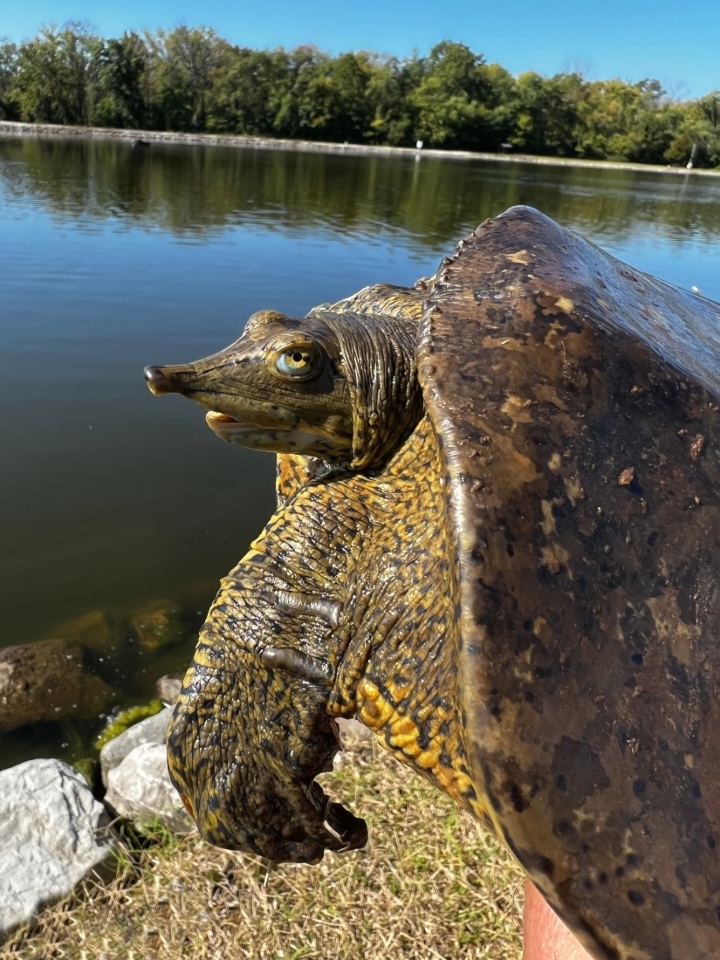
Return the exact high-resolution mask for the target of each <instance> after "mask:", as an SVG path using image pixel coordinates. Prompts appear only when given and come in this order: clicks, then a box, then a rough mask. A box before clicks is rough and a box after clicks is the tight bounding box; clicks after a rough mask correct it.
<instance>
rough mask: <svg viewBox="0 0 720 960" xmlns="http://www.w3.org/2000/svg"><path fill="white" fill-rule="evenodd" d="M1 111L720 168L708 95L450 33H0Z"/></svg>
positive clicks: (35, 118) (714, 96)
mask: <svg viewBox="0 0 720 960" xmlns="http://www.w3.org/2000/svg"><path fill="white" fill-rule="evenodd" d="M0 119H8V120H24V121H27V122H31V123H59V124H76V125H81V126H85V125H91V126H106V127H120V128H131V129H141V130H143V129H144V130H172V131H192V132H208V133H229V134H245V135H251V136H261V137H286V138H290V139H305V140H325V141H331V142H340V143H342V142H349V143H368V144H389V145H392V146H414V145H415V143H416V141H418V140H422V141H423V142H424V144H425V145H426V146H430V147H439V148H446V149H462V150H480V151H491V152H493V151H495V152H497V151H500V150H511V149H512V150H514V151H517V152H522V153H528V154H536V155H541V156H555V157H581V158H585V159H598V160H629V161H634V162H639V163H658V164H673V165H678V164H679V165H685V164H686V163H688V161H689V160H690V159H691V158H692V162H693V164H694V165H695V166H703V167H719V166H720V91H714V92H712V93H709V94H707V95H706V96H704V97H700V98H698V99H694V100H686V101H681V100H678V99H673V98H671V97H669V96H668V95H667V94H666V92H665V91H664V90H663V89H662V86H661V84H660V83H659V82H658V81H657V80H642V81H640V82H639V83H626V82H625V81H623V80H586V79H585V78H584V77H583V76H582V74H580V73H577V72H574V73H561V74H556V75H555V76H553V77H543V76H541V75H540V74H538V73H534V72H527V73H522V74H520V75H519V76H518V77H514V76H513V75H512V74H511V73H509V72H508V71H507V70H506V69H505V68H504V67H502V66H501V65H500V64H497V63H487V62H486V61H485V58H484V57H483V56H482V55H481V54H478V53H475V52H473V51H472V50H471V49H470V48H469V47H467V46H466V45H465V44H462V43H455V42H451V41H448V40H444V41H442V42H441V43H438V44H437V45H436V46H434V47H433V48H432V50H431V51H430V53H429V54H428V55H427V56H419V55H417V54H413V55H412V56H411V57H408V58H405V59H400V58H397V57H390V56H379V55H376V54H373V53H368V52H360V53H342V54H340V55H339V56H336V57H332V56H330V55H328V54H326V53H323V52H322V51H320V50H318V49H317V48H316V47H312V46H302V47H298V48H296V49H294V50H284V49H276V50H252V49H249V48H246V47H240V46H236V45H234V44H231V43H228V41H226V40H224V39H223V38H222V37H220V36H218V34H217V33H216V32H215V31H214V30H212V29H210V28H208V27H187V26H180V27H176V28H175V29H174V30H170V31H165V30H158V31H156V32H155V33H150V32H145V33H144V34H142V35H141V34H138V33H136V32H132V31H130V32H126V33H124V34H123V36H122V37H118V38H113V39H109V40H106V39H104V38H102V37H99V36H96V35H95V34H94V33H93V32H92V31H91V30H89V29H88V28H87V27H85V26H84V25H82V24H77V23H69V24H66V25H65V26H64V27H62V28H58V27H55V26H51V27H45V28H43V29H42V30H41V31H40V33H39V34H38V35H37V36H36V37H34V38H33V39H31V40H26V41H24V42H23V43H20V44H15V43H11V42H10V41H7V40H6V41H0Z"/></svg>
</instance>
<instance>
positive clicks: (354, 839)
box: [323, 801, 368, 853]
mask: <svg viewBox="0 0 720 960" xmlns="http://www.w3.org/2000/svg"><path fill="white" fill-rule="evenodd" d="M323 827H325V829H326V830H327V832H328V833H329V834H330V836H331V837H333V838H334V839H335V840H336V841H337V843H338V844H340V846H337V847H336V846H335V845H332V844H328V846H329V847H330V849H331V850H334V851H335V853H345V852H346V851H347V850H362V848H363V847H364V846H365V844H366V843H367V841H368V829H367V823H366V822H365V821H364V820H363V819H362V817H356V816H355V815H354V814H353V813H351V812H350V810H348V809H346V808H345V807H344V806H343V805H342V804H341V803H333V802H332V801H329V802H328V805H327V809H326V811H325V819H324V820H323Z"/></svg>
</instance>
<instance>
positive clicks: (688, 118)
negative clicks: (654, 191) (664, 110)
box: [665, 90, 720, 167]
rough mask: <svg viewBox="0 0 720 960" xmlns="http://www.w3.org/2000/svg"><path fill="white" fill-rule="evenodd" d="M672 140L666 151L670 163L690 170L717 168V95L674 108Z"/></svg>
mask: <svg viewBox="0 0 720 960" xmlns="http://www.w3.org/2000/svg"><path fill="white" fill-rule="evenodd" d="M676 111H677V114H678V123H677V130H676V133H675V136H674V137H673V139H672V141H671V143H670V144H669V146H668V148H667V150H666V151H665V158H666V159H667V160H669V161H670V162H671V163H679V164H682V165H685V164H687V163H688V162H689V161H690V159H691V158H692V163H693V166H696V167H718V166H720V91H719V90H715V91H713V93H709V94H708V95H707V96H705V97H700V99H698V100H692V101H690V102H689V103H685V104H682V105H681V106H678V107H677V108H676Z"/></svg>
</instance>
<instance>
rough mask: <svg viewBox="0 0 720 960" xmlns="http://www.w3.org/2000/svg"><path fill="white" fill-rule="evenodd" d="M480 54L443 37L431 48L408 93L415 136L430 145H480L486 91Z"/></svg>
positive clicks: (461, 146) (462, 146)
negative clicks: (414, 113) (414, 116)
mask: <svg viewBox="0 0 720 960" xmlns="http://www.w3.org/2000/svg"><path fill="white" fill-rule="evenodd" d="M483 64H484V60H483V57H482V56H481V55H479V54H476V53H473V52H472V50H470V48H469V47H466V46H465V44H463V43H453V42H451V41H449V40H443V42H442V43H438V44H437V45H436V46H434V47H433V48H432V50H431V51H430V56H429V57H428V58H427V60H426V61H425V64H424V66H425V71H424V76H423V78H422V80H421V81H420V83H419V84H418V86H417V88H416V89H415V90H414V91H413V92H412V94H411V95H410V101H411V103H412V105H413V106H414V108H415V109H416V111H417V131H416V133H417V136H418V137H419V138H420V139H421V140H425V141H427V142H428V143H429V144H431V145H432V146H436V147H438V146H445V147H460V148H465V149H468V150H470V149H473V148H478V147H479V148H482V147H483V146H484V142H483V141H482V137H481V136H480V130H481V128H482V121H481V114H482V111H481V103H482V101H483V100H484V98H485V95H486V93H487V78H486V77H485V75H484V73H483V71H482V69H481V68H482V65H483Z"/></svg>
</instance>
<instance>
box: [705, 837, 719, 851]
mask: <svg viewBox="0 0 720 960" xmlns="http://www.w3.org/2000/svg"><path fill="white" fill-rule="evenodd" d="M707 845H708V846H709V847H710V849H711V850H714V849H715V847H716V846H717V840H716V839H715V837H708V838H707Z"/></svg>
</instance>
